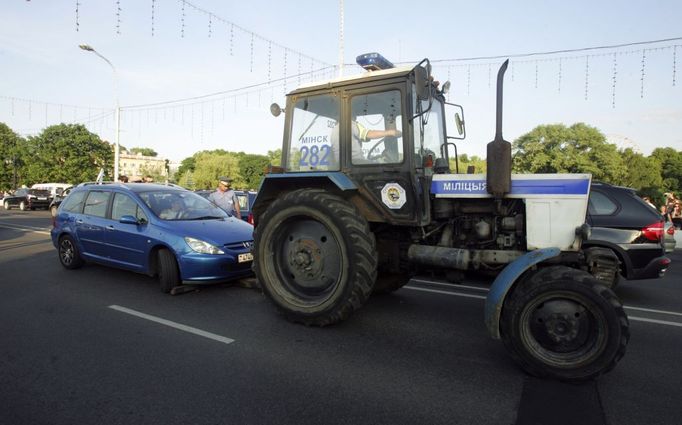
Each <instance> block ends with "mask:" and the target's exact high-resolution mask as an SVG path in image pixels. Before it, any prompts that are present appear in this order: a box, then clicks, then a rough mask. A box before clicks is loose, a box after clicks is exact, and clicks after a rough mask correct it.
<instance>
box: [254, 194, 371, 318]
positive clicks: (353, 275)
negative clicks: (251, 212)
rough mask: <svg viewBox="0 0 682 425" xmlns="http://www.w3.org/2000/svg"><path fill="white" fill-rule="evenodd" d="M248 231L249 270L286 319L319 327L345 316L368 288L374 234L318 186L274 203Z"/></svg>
mask: <svg viewBox="0 0 682 425" xmlns="http://www.w3.org/2000/svg"><path fill="white" fill-rule="evenodd" d="M258 222H259V224H258V225H257V226H256V229H255V232H254V242H255V247H254V252H255V261H254V265H253V267H254V271H255V273H256V276H257V277H258V280H259V281H260V283H261V286H262V287H263V291H264V292H265V294H266V295H267V296H268V297H269V298H270V299H271V300H272V301H273V302H274V304H275V305H276V306H277V307H278V308H279V309H280V310H281V311H282V312H283V313H284V315H285V316H286V317H287V318H288V319H289V320H291V321H294V322H298V323H303V324H306V325H313V326H325V325H330V324H334V323H337V322H339V321H342V320H344V319H346V318H347V317H348V316H349V315H350V314H351V313H352V312H353V311H355V310H357V309H358V308H360V307H361V306H362V305H363V304H364V302H365V301H366V300H367V298H368V297H369V295H370V293H371V292H372V286H373V285H374V281H375V279H376V275H377V254H376V242H375V239H374V235H373V234H372V232H371V231H370V229H369V224H368V223H367V221H366V220H365V219H364V217H363V216H362V215H361V214H360V212H359V211H358V210H357V209H356V208H355V207H354V206H353V205H352V204H350V203H349V202H347V201H346V200H344V199H343V198H341V197H339V196H336V195H333V194H331V193H329V192H327V191H325V190H322V189H310V188H309V189H301V190H296V191H293V192H290V193H287V194H286V195H284V196H282V197H281V198H279V199H277V200H276V201H274V202H273V203H272V204H271V205H270V206H269V207H268V209H267V210H266V211H265V213H264V214H263V215H262V216H261V217H260V219H259V221H258Z"/></svg>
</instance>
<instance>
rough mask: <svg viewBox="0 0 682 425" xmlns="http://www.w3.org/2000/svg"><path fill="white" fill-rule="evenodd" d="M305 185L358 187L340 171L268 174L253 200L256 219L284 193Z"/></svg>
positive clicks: (350, 189)
mask: <svg viewBox="0 0 682 425" xmlns="http://www.w3.org/2000/svg"><path fill="white" fill-rule="evenodd" d="M304 187H317V188H324V189H328V190H333V191H340V192H345V191H352V190H357V188H358V187H357V185H356V184H355V182H354V181H353V180H351V178H350V177H348V176H347V175H346V174H344V173H341V172H338V171H337V172H318V173H277V174H275V173H273V174H266V175H265V177H264V178H263V181H262V182H261V184H260V187H259V188H258V195H256V199H255V200H254V202H253V213H254V216H255V217H254V219H256V221H257V219H258V216H259V215H260V214H262V213H263V212H264V211H265V210H266V209H267V207H268V205H270V203H271V202H272V201H274V200H275V199H277V198H278V197H280V196H282V195H283V194H284V193H286V192H290V191H292V190H296V189H301V188H304Z"/></svg>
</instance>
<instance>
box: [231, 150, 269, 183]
mask: <svg viewBox="0 0 682 425" xmlns="http://www.w3.org/2000/svg"><path fill="white" fill-rule="evenodd" d="M270 163H271V162H270V158H268V157H267V156H264V155H255V154H244V155H240V157H239V171H240V177H241V178H242V179H243V181H244V185H243V186H235V187H239V188H243V189H258V187H259V186H260V183H261V181H262V180H263V175H264V174H265V169H266V168H267V166H268V164H270Z"/></svg>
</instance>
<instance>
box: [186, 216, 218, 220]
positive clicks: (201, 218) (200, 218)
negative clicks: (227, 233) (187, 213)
mask: <svg viewBox="0 0 682 425" xmlns="http://www.w3.org/2000/svg"><path fill="white" fill-rule="evenodd" d="M222 218H224V217H221V216H216V215H202V216H201V217H193V218H187V219H186V220H214V219H222Z"/></svg>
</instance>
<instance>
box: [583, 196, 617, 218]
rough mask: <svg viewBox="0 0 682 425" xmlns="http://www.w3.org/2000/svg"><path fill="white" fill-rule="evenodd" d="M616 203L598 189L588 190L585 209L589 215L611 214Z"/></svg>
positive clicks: (615, 207)
mask: <svg viewBox="0 0 682 425" xmlns="http://www.w3.org/2000/svg"><path fill="white" fill-rule="evenodd" d="M617 209H618V205H616V203H615V202H613V201H612V200H611V199H610V198H609V197H608V196H606V195H605V194H603V193H601V192H598V191H595V190H593V191H591V192H590V200H589V203H588V206H587V211H588V213H589V214H591V215H611V214H613V213H615V212H616V210H617Z"/></svg>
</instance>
